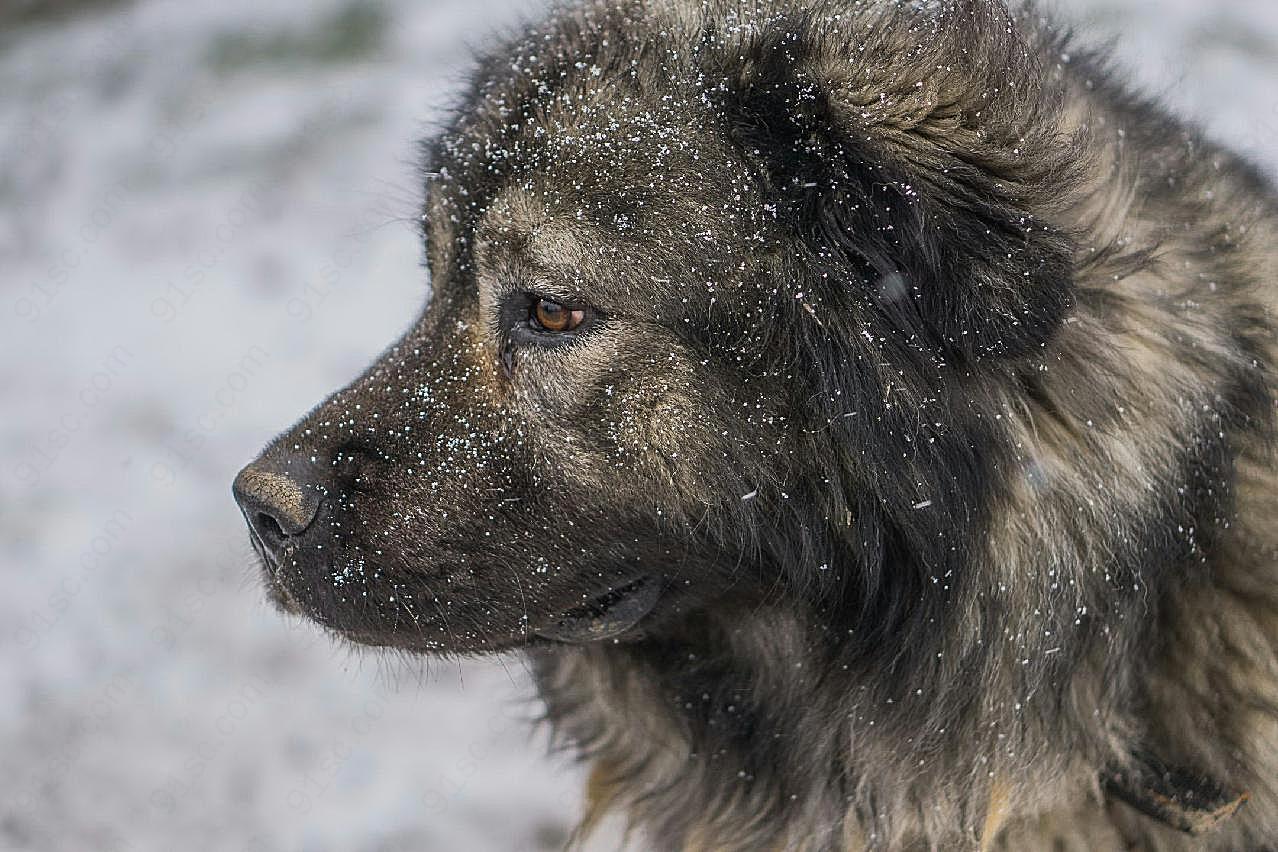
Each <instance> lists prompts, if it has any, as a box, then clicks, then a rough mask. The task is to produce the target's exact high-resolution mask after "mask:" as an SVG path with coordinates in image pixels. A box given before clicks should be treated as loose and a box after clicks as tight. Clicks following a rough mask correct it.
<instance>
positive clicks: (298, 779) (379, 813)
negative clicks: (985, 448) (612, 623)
mask: <svg viewBox="0 0 1278 852" xmlns="http://www.w3.org/2000/svg"><path fill="white" fill-rule="evenodd" d="M1057 5H1058V7H1059V8H1060V9H1061V10H1062V12H1063V13H1064V15H1065V16H1066V17H1067V18H1070V19H1072V20H1074V21H1076V22H1078V23H1079V25H1080V29H1081V31H1082V32H1083V33H1085V34H1088V36H1089V40H1090V41H1096V40H1097V39H1103V38H1106V37H1115V39H1116V41H1115V47H1116V50H1117V53H1118V55H1119V57H1120V58H1121V60H1122V62H1123V63H1124V65H1125V66H1126V67H1127V68H1129V69H1131V70H1132V71H1133V73H1134V74H1135V76H1136V77H1137V79H1138V80H1140V81H1141V82H1142V84H1143V85H1144V86H1145V87H1146V89H1147V90H1149V91H1153V92H1156V93H1160V94H1162V95H1163V96H1164V97H1165V98H1167V99H1168V100H1169V101H1170V102H1171V103H1173V104H1174V105H1176V106H1177V107H1178V108H1180V109H1181V110H1182V111H1184V112H1186V113H1188V114H1190V115H1192V116H1196V117H1198V118H1199V119H1201V120H1202V121H1204V122H1205V123H1206V124H1207V125H1208V127H1209V128H1210V129H1211V131H1212V132H1213V133H1214V134H1215V135H1216V136H1217V137H1219V138H1221V139H1223V140H1226V141H1228V142H1230V143H1231V144H1233V145H1235V146H1236V147H1238V148H1241V149H1243V150H1245V151H1247V152H1248V153H1250V154H1252V155H1253V156H1254V157H1255V158H1256V159H1257V160H1258V161H1259V162H1260V163H1261V164H1262V165H1263V166H1264V167H1266V168H1267V169H1268V170H1269V171H1270V172H1271V173H1273V172H1276V171H1278V102H1276V99H1278V5H1275V4H1274V3H1273V0H1217V2H1214V3H1210V4H1209V3H1204V2H1202V0H1059V2H1058V4H1057ZM539 6H540V3H539V2H534V0H524V2H522V3H521V2H519V0H483V2H479V0H321V2H301V0H222V2H220V3H217V4H204V3H200V4H197V3H189V2H179V0H137V1H136V2H122V0H121V1H120V2H110V0H95V2H85V0H78V2H77V0H57V2H52V0H35V2H14V0H8V2H6V0H0V355H3V357H2V358H0V415H2V416H0V574H2V576H0V588H3V590H4V594H3V595H0V765H3V767H4V771H3V773H0V849H3V850H10V849H12V850H40V851H41V852H44V850H58V851H59V852H60V850H139V852H141V850H170V849H187V850H237V852H253V850H262V852H267V850H305V852H323V850H334V851H335V852H336V850H343V851H344V850H361V852H362V851H363V850H370V852H371V850H387V851H388V852H389V850H540V849H557V848H560V847H561V846H562V844H563V841H564V839H565V837H566V835H567V831H568V828H569V826H570V824H571V822H572V819H573V817H574V814H575V813H576V811H577V808H578V800H579V793H580V785H581V778H580V777H579V774H578V771H577V770H576V769H575V768H573V767H571V766H570V765H568V764H567V763H566V762H565V761H564V760H562V759H551V758H549V757H547V756H546V748H545V746H546V744H545V742H544V740H543V739H542V738H540V737H539V736H537V735H535V734H533V733H532V731H531V729H530V728H529V726H527V725H526V724H525V720H526V719H528V718H529V717H531V716H532V715H534V714H535V712H536V709H537V708H536V705H535V703H534V701H533V699H532V695H531V690H530V688H529V686H528V679H527V676H526V673H525V671H524V668H523V666H522V663H521V661H520V660H519V658H517V657H512V658H508V659H504V660H494V661H491V662H487V663H467V664H464V665H457V664H441V663H437V662H436V663H424V662H419V663H407V662H403V661H389V660H385V659H380V658H378V657H376V656H374V655H363V654H357V653H355V652H352V651H349V650H346V649H344V648H339V647H336V646H335V645H334V644H332V643H331V642H330V641H329V640H327V639H326V638H324V637H323V636H321V635H320V634H319V633H318V632H317V631H316V630H315V629H312V628H311V627H310V626H308V625H303V624H296V623H293V624H290V623H289V622H287V621H285V620H284V619H282V618H281V617H280V616H278V615H277V614H275V613H274V612H273V611H272V610H270V609H269V607H268V606H267V605H266V604H265V603H264V601H263V599H262V594H261V592H260V590H259V589H258V587H257V583H256V579H255V571H254V570H253V569H252V568H251V564H252V562H251V558H250V553H249V550H248V546H247V542H246V540H245V536H244V534H243V531H242V522H241V519H240V517H239V514H238V512H237V511H236V508H235V506H234V505H233V503H232V501H231V499H230V482H231V479H232V477H233V475H234V473H235V471H236V470H237V469H238V467H239V466H240V465H241V464H243V463H244V462H245V461H247V460H248V459H249V458H251V457H252V456H253V454H254V453H255V452H256V451H257V450H258V448H259V447H260V446H261V445H262V444H264V443H265V442H266V440H267V439H268V438H269V437H271V435H272V434H273V433H274V432H275V431H278V430H280V429H282V428H283V427H284V426H286V425H287V424H289V423H290V422H292V421H293V420H294V419H295V418H296V417H297V416H299V415H300V414H301V413H302V412H304V411H305V410H306V409H307V408H308V407H309V406H311V405H312V404H313V403H315V402H317V401H318V400H319V399H320V398H322V397H323V396H324V394H325V393H327V392H328V391H330V390H332V389H333V388H335V387H337V386H338V385H339V384H342V383H344V382H345V381H347V380H348V379H349V378H351V377H352V376H353V375H355V374H356V373H357V372H358V371H359V370H360V369H361V368H362V367H363V366H364V365H365V364H366V363H367V362H368V361H370V360H371V359H372V358H373V357H374V356H375V355H376V353H377V352H378V350H379V349H380V348H381V347H382V346H384V345H385V344H387V343H388V342H389V341H390V340H391V339H392V338H393V337H394V336H395V335H396V333H397V332H398V331H400V330H401V329H402V328H404V327H405V326H406V325H407V324H408V323H409V322H410V321H411V319H412V317H413V315H414V313H415V312H416V311H417V310H418V308H419V306H420V303H421V300H422V297H423V295H424V293H425V292H426V284H425V281H424V278H423V273H422V272H421V270H420V269H419V267H418V246H417V244H416V242H415V240H414V235H413V229H412V219H413V217H414V215H415V206H416V204H417V201H418V192H419V190H418V186H417V179H416V176H415V173H414V163H413V161H414V156H415V152H414V140H415V139H416V138H418V137H419V136H421V135H424V134H427V133H429V132H430V130H431V128H432V127H433V122H434V121H437V120H438V119H439V118H440V116H441V109H442V108H443V107H445V106H446V105H447V104H448V103H449V99H450V97H451V95H452V93H453V92H454V91H455V89H456V86H457V83H458V82H459V80H460V79H461V75H462V74H463V73H464V70H465V67H466V59H467V56H468V53H469V51H470V49H471V48H473V47H474V46H476V45H479V44H482V43H483V40H484V37H485V35H486V34H487V33H489V32H490V31H491V30H492V29H493V28H494V27H498V26H502V27H505V26H514V25H516V24H517V22H518V20H519V19H520V17H521V16H523V15H529V14H535V13H536V10H537V8H538V7H539ZM597 846H598V848H600V849H608V848H611V847H615V846H616V841H615V839H610V838H608V837H603V838H601V839H600V840H599V841H598V844H597Z"/></svg>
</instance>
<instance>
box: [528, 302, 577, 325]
mask: <svg viewBox="0 0 1278 852" xmlns="http://www.w3.org/2000/svg"><path fill="white" fill-rule="evenodd" d="M531 319H532V323H533V325H534V326H535V327H536V328H537V329H538V330H540V331H549V332H553V333H555V334H562V333H563V332H567V331H576V330H577V329H578V328H580V327H581V324H582V323H583V322H585V321H586V312H585V311H583V310H579V309H575V308H568V307H564V306H563V305H561V304H559V303H558V302H551V301H549V300H547V299H542V300H540V301H539V302H537V304H535V305H533V309H532V317H531Z"/></svg>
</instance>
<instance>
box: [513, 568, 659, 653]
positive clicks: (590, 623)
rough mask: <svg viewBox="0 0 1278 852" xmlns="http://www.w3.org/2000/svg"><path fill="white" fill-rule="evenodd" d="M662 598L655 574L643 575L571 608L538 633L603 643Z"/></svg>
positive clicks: (562, 639)
mask: <svg viewBox="0 0 1278 852" xmlns="http://www.w3.org/2000/svg"><path fill="white" fill-rule="evenodd" d="M660 597H661V583H660V582H658V581H657V579H656V578H654V577H646V576H645V577H640V578H638V579H636V580H631V581H630V582H628V583H625V584H623V585H621V586H618V587H615V588H613V589H609V590H608V591H607V592H604V593H603V594H601V595H598V596H597V597H595V598H594V599H593V600H591V601H590V602H588V603H586V604H584V605H582V606H579V607H574V608H573V609H570V610H568V612H566V613H564V614H563V615H562V616H560V617H559V619H558V620H557V621H556V622H555V623H553V624H551V625H548V626H546V627H542V628H540V629H538V630H537V631H536V634H537V636H539V637H541V638H542V639H549V640H551V641H554V642H564V643H569V644H574V645H580V644H587V643H590V642H604V641H607V640H609V639H614V638H616V637H618V636H620V635H621V634H623V633H625V632H626V631H628V630H630V629H631V628H633V627H634V626H635V625H636V624H638V623H639V622H640V621H642V620H643V618H644V616H646V615H647V614H648V613H650V612H652V609H653V607H655V606H656V605H657V600H658V599H659V598H660Z"/></svg>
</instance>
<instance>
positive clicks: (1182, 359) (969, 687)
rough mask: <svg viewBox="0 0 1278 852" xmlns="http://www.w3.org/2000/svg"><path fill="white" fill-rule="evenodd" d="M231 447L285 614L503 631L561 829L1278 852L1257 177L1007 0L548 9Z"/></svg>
mask: <svg viewBox="0 0 1278 852" xmlns="http://www.w3.org/2000/svg"><path fill="white" fill-rule="evenodd" d="M425 149H426V161H427V165H426V167H425V170H424V171H425V178H424V182H425V184H426V197H427V200H426V202H425V205H424V209H423V213H424V215H423V217H422V218H423V223H424V227H423V238H424V241H425V246H426V249H425V252H426V256H427V260H428V264H429V271H430V280H431V284H432V298H431V299H430V303H429V305H428V306H427V307H426V308H425V311H424V313H423V314H422V315H421V317H420V319H419V320H418V321H417V322H416V324H415V325H414V326H413V327H412V329H411V330H410V331H408V332H407V334H405V335H404V337H403V338H402V339H401V340H399V341H398V342H396V343H395V344H394V345H392V346H391V347H390V348H389V349H388V350H386V352H385V353H384V354H383V355H381V357H380V358H379V359H378V360H377V361H376V363H375V364H373V365H372V367H371V368H370V369H369V370H368V371H367V372H366V373H365V374H364V375H363V376H361V377H360V378H358V379H357V380H356V381H354V382H353V383H352V384H351V385H349V386H348V387H346V388H344V389H342V390H339V391H337V392H336V393H335V394H334V395H333V396H332V397H331V398H329V399H328V400H327V401H325V402H324V403H322V404H321V405H320V406H319V407H318V408H316V409H315V410H314V411H313V412H311V413H310V414H309V415H307V416H306V417H305V418H304V419H303V420H302V421H301V422H300V423H298V424H297V425H296V426H294V427H293V428H292V429H290V430H289V431H288V432H287V433H285V434H284V435H282V436H281V437H280V438H279V439H277V440H276V441H275V442H274V443H273V444H271V445H270V447H268V448H267V450H266V451H265V452H264V453H263V455H262V456H261V457H260V458H259V459H258V460H256V461H254V462H253V463H252V464H251V465H249V466H248V467H247V468H245V469H244V471H242V472H241V473H240V474H239V476H238V477H237V479H236V482H235V487H234V490H235V494H236V497H237V499H238V501H239V503H240V505H241V507H242V508H243V511H244V514H245V516H246V518H247V520H248V524H249V527H250V529H251V537H252V540H253V542H254V545H255V547H256V549H257V551H258V553H259V555H260V556H261V561H262V564H263V566H264V571H265V576H266V583H267V585H268V588H269V589H270V590H271V594H272V596H273V597H274V599H275V600H276V601H277V602H278V603H279V605H280V606H281V607H283V608H284V609H286V610H288V611H291V612H295V613H300V614H302V615H304V616H306V617H308V618H310V619H313V620H314V621H315V622H317V623H318V624H320V625H322V626H323V627H325V628H327V629H329V630H331V631H332V632H333V633H335V634H336V635H338V636H340V637H343V638H344V639H346V640H350V641H352V642H355V643H359V644H361V645H366V646H377V647H386V648H393V649H398V650H400V651H406V652H410V653H421V654H436V655H472V654H493V653H498V652H507V651H518V652H521V653H525V654H527V655H528V656H529V658H530V659H531V660H532V663H533V669H534V672H535V675H536V680H537V683H538V687H539V689H540V693H541V696H542V698H544V701H545V704H546V707H547V717H548V720H549V721H550V723H551V724H552V725H553V726H554V728H555V730H556V731H557V732H558V734H559V736H560V737H562V741H563V742H564V743H565V744H566V745H567V746H568V747H570V748H572V749H574V750H575V751H576V752H577V753H578V754H579V755H580V756H581V758H582V759H583V760H584V761H586V762H587V763H588V764H589V766H590V772H591V775H590V783H589V790H588V803H587V809H586V816H585V819H584V821H583V825H582V827H581V829H580V835H579V836H581V837H584V836H586V835H587V834H588V833H589V831H590V829H591V827H592V826H593V825H595V824H596V823H597V821H598V819H599V818H601V817H602V816H603V815H605V814H611V813H618V814H622V815H624V816H625V818H626V819H628V820H629V822H630V824H631V825H632V827H633V828H634V830H635V831H636V832H638V834H637V835H636V836H640V837H642V838H643V842H644V843H646V844H648V845H649V846H650V847H651V848H654V849H660V850H667V849H670V850H676V849H679V850H712V849H713V850H827V849H849V850H851V849H857V850H859V849H891V850H897V849H901V850H907V849H982V850H986V849H1002V850H1018V851H1019V850H1048V849H1050V850H1063V849H1069V850H1082V849H1158V850H1188V849H1220V850H1225V849H1228V850H1241V849H1250V850H1260V849H1264V848H1274V846H1275V839H1276V838H1278V527H1275V524H1274V523H1273V519H1274V518H1275V517H1278V482H1276V479H1275V476H1276V474H1275V471H1276V470H1278V468H1276V467H1275V455H1274V449H1273V443H1272V437H1273V436H1272V430H1273V425H1274V415H1275V397H1274V387H1273V386H1274V380H1275V372H1274V371H1275V364H1278V352H1276V351H1275V339H1276V338H1275V313H1274V307H1275V297H1276V294H1275V286H1276V284H1275V282H1278V218H1276V217H1278V202H1276V197H1275V194H1274V190H1273V188H1272V187H1271V185H1270V183H1269V182H1268V181H1267V179H1266V178H1265V177H1264V176H1263V175H1262V174H1261V173H1260V172H1259V171H1258V170H1257V169H1256V168H1254V167H1252V166H1251V165H1249V164H1248V163H1247V162H1245V161H1244V160H1243V159H1241V158H1240V157H1238V156H1237V155H1235V154H1233V153H1231V152H1229V151H1228V150H1226V149H1225V148H1223V147H1221V146H1220V145H1218V144H1216V143H1214V142H1211V141H1209V140H1207V139H1206V138H1204V136H1203V135H1202V134H1201V133H1200V132H1199V131H1198V130H1196V129H1194V128H1193V127H1191V126H1189V125H1188V124H1186V123H1184V122H1182V121H1180V120H1178V119H1177V118H1175V117H1173V116H1172V115H1170V114H1169V113H1168V112H1167V111H1165V110H1164V109H1163V108H1162V107H1161V106H1159V105H1158V104H1157V103H1155V102H1153V101H1151V100H1147V99H1144V98H1142V97H1140V96H1138V95H1136V94H1133V93H1132V92H1131V91H1130V90H1129V89H1128V88H1126V87H1125V86H1124V85H1123V83H1122V82H1121V80H1120V79H1119V78H1118V76H1117V75H1116V74H1114V73H1113V72H1112V71H1111V70H1110V69H1109V68H1108V66H1107V65H1106V60H1105V57H1104V56H1103V55H1102V54H1098V53H1095V52H1089V51H1088V50H1086V49H1084V48H1082V47H1079V46H1078V45H1076V44H1074V43H1073V42H1072V41H1071V40H1070V38H1069V37H1068V36H1067V35H1066V34H1064V33H1063V32H1062V31H1061V29H1060V28H1059V27H1057V26H1056V25H1055V24H1054V23H1053V22H1052V21H1051V20H1050V19H1049V18H1047V17H1046V16H1044V15H1043V14H1042V13H1041V12H1039V11H1037V10H1035V9H1034V8H1032V7H1028V8H1027V7H1016V8H1011V7H1009V6H1007V5H1005V4H1004V3H1003V2H1002V0H913V2H906V0H622V2H610V0H583V2H580V3H579V4H577V5H569V6H566V7H560V8H558V9H557V10H555V11H553V12H551V13H550V14H549V16H548V17H547V19H546V20H544V21H543V22H542V23H540V24H537V25H535V26H532V27H530V28H529V29H527V30H526V31H525V32H523V33H521V34H519V35H517V36H516V37H513V38H511V39H509V40H507V41H505V42H503V43H500V44H498V45H497V46H495V47H494V48H493V49H491V50H490V51H488V52H487V53H486V54H485V55H484V56H483V58H482V59H481V60H480V61H479V62H478V65H477V67H476V68H475V70H474V72H473V75H472V77H471V79H470V82H469V87H468V89H467V90H466V92H465V94H464V96H463V97H462V98H461V100H460V103H459V105H458V106H457V108H456V110H455V113H454V114H453V117H452V119H451V121H450V123H449V125H448V126H447V128H446V129H444V130H443V132H441V133H440V135H439V136H438V138H436V139H434V140H433V141H431V142H429V143H427V144H426V146H425Z"/></svg>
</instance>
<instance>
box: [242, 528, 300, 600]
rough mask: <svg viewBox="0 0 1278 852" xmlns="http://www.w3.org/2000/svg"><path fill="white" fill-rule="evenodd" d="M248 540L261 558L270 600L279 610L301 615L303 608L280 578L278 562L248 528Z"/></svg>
mask: <svg viewBox="0 0 1278 852" xmlns="http://www.w3.org/2000/svg"><path fill="white" fill-rule="evenodd" d="M249 542H250V544H252V545H253V550H255V551H256V552H257V556H258V558H259V559H261V560H262V573H263V574H265V575H266V595H267V597H269V598H270V599H271V602H272V603H273V604H275V606H276V607H277V608H278V609H280V610H281V611H283V612H285V613H288V614H290V615H302V614H303V610H302V606H301V604H299V603H298V601H297V599H296V598H295V597H293V595H292V593H291V592H289V590H288V587H287V586H286V585H284V581H283V580H282V579H281V578H280V564H279V563H278V562H276V561H275V560H274V559H272V558H271V555H270V551H268V550H267V549H266V547H265V545H263V544H262V542H261V541H260V540H259V539H258V537H257V533H255V532H253V530H252V529H251V528H250V530H249Z"/></svg>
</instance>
